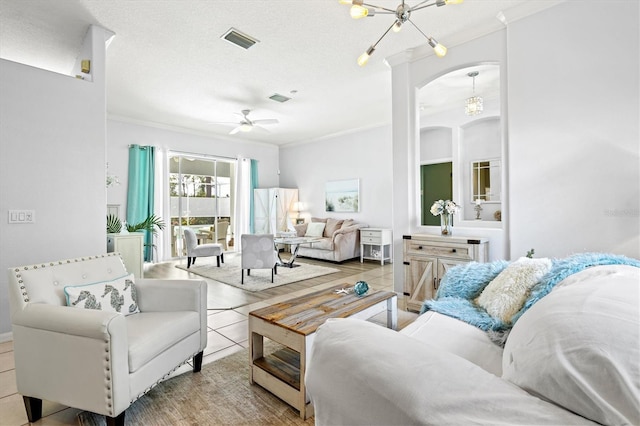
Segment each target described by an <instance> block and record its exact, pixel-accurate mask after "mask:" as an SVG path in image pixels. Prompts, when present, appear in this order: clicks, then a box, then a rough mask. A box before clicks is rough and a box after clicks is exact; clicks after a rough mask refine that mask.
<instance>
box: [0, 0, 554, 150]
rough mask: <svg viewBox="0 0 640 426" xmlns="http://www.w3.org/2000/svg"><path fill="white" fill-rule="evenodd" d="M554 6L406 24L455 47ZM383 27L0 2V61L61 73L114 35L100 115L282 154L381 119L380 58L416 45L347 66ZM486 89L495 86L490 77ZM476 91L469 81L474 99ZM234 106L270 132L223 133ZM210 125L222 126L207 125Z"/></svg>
mask: <svg viewBox="0 0 640 426" xmlns="http://www.w3.org/2000/svg"><path fill="white" fill-rule="evenodd" d="M397 3H398V1H397V0H396V1H388V0H377V3H376V4H379V5H382V6H384V7H387V8H391V9H395V7H396V6H397ZM556 3H558V1H556V0H537V1H536V0H495V1H491V0H467V1H466V2H464V3H462V4H460V5H449V6H447V7H438V8H435V7H434V8H428V9H426V10H421V11H416V12H415V13H414V14H413V15H412V17H411V18H412V20H413V21H414V22H415V23H416V24H417V25H418V26H419V27H420V29H422V30H423V31H424V32H425V33H426V34H428V35H432V36H433V37H435V38H436V39H437V40H438V41H440V42H441V43H442V44H444V45H446V46H448V47H449V49H455V44H457V43H460V42H463V41H465V40H466V39H470V38H472V37H474V36H477V35H478V34H480V33H482V32H486V31H489V30H491V29H497V28H500V26H501V25H502V24H500V22H499V21H498V20H497V19H496V15H497V13H498V12H503V13H504V14H505V15H507V16H509V15H510V14H511V15H513V16H515V17H519V16H522V15H525V14H527V13H531V12H532V11H536V10H540V9H542V8H544V7H548V6H551V5H553V4H556ZM392 22H393V19H392V17H391V16H388V15H377V16H375V17H372V18H365V19H361V20H353V19H351V18H350V17H349V7H348V6H344V5H340V4H339V3H338V1H337V0H306V1H304V2H302V1H300V0H290V1H286V0H271V1H266V0H260V1H250V0H235V1H219V0H199V1H194V0H164V1H151V0H135V1H133V0H100V1H98V0H56V1H52V0H0V57H2V58H3V59H8V60H11V61H15V62H20V63H24V64H27V65H32V66H36V67H39V68H44V69H47V70H51V71H55V72H58V73H63V74H69V73H70V72H71V69H72V67H73V64H74V62H75V59H76V55H77V54H78V50H79V48H80V45H81V43H82V40H83V38H84V35H85V33H86V31H87V29H88V27H89V25H90V24H95V25H99V26H101V27H103V28H106V29H108V30H111V31H113V32H114V33H115V34H116V36H115V37H114V38H113V41H112V42H111V44H110V45H109V48H108V51H107V111H108V114H109V116H110V117H114V118H121V119H125V120H130V121H134V122H142V123H157V124H158V125H163V126H169V127H176V128H184V129H189V130H191V131H196V132H200V133H203V134H209V135H218V136H221V137H225V138H227V137H228V138H231V139H234V138H236V139H237V138H241V139H244V140H253V141H261V142H266V143H271V144H279V145H281V144H287V143H294V142H303V141H308V140H314V139H318V138H322V137H324V136H328V135H332V134H338V133H342V132H348V131H352V130H356V129H359V128H368V127H373V126H378V125H383V124H389V123H390V122H391V71H390V69H389V68H388V67H387V66H386V65H385V63H384V59H385V57H389V56H392V55H394V54H397V53H399V52H402V51H404V50H406V49H410V48H414V47H418V46H421V45H424V38H423V37H422V36H421V35H420V34H419V33H418V32H417V31H416V30H415V29H414V28H405V29H403V30H402V31H401V32H399V33H397V34H396V33H389V34H388V35H387V36H386V37H385V39H384V40H382V42H381V43H380V44H379V46H378V48H377V50H376V52H375V53H374V55H373V56H372V57H371V59H370V61H369V63H368V64H367V66H365V67H362V68H361V67H359V66H358V65H357V64H356V58H357V57H358V56H359V55H360V54H361V53H362V52H363V51H364V50H366V48H367V47H369V45H371V44H373V43H374V42H375V41H376V40H377V39H378V38H379V37H380V36H381V35H382V33H383V32H384V31H385V30H386V29H387V28H388V26H389V25H391V23H392ZM231 27H233V28H236V29H238V30H240V31H242V32H244V33H247V34H249V35H251V36H253V37H255V38H257V39H258V40H259V43H257V44H256V45H254V46H253V47H251V48H250V49H249V50H246V51H245V50H243V49H240V48H239V47H237V46H234V45H232V44H230V43H228V42H226V41H224V40H222V39H220V36H221V35H222V34H223V33H224V32H226V31H227V30H228V29H229V28H231ZM458 74H460V73H458ZM494 74H495V73H494ZM454 77H456V79H455V82H454V81H450V82H449V83H448V84H449V85H448V86H439V87H436V86H437V84H432V85H430V86H431V88H432V89H433V90H434V92H432V93H437V95H436V96H435V97H434V96H433V95H432V96H428V99H427V100H424V101H422V100H421V102H422V103H425V104H427V103H434V104H433V105H431V106H428V107H429V108H438V106H437V105H436V104H438V105H440V106H442V105H444V104H446V103H447V101H456V102H457V100H456V96H457V97H462V98H463V97H464V96H465V94H464V93H462V92H460V94H459V95H454V90H455V87H454V86H457V87H458V90H461V88H462V90H463V91H467V92H468V91H469V90H470V88H471V83H470V79H469V78H468V77H466V75H462V76H460V75H456V76H454ZM485 83H486V84H487V85H488V86H495V82H493V83H490V81H489V75H487V79H486V80H485ZM482 84H483V82H482V81H481V79H480V78H478V79H477V80H476V92H478V93H479V94H482V93H481V92H482ZM443 87H449V88H451V91H446V90H444V91H443V90H442V88H443ZM452 87H453V88H452ZM487 90H490V89H489V88H488V87H487ZM274 93H280V94H282V95H286V96H290V97H291V98H292V99H291V100H290V101H288V102H286V103H276V102H274V101H272V100H270V99H268V97H269V96H271V95H272V94H274ZM447 94H449V95H447ZM243 109H250V110H251V111H252V112H251V114H250V116H249V117H250V118H251V119H266V118H276V119H278V120H279V124H273V125H268V126H265V128H267V129H268V132H267V131H253V132H250V133H238V134H236V135H234V136H229V131H230V130H231V129H233V128H234V127H235V126H234V124H233V123H235V122H238V121H240V120H241V118H242V117H241V115H240V111H241V110H243ZM220 122H222V123H231V124H214V123H220ZM256 130H259V129H256Z"/></svg>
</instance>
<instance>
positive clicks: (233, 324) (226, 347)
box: [0, 265, 417, 426]
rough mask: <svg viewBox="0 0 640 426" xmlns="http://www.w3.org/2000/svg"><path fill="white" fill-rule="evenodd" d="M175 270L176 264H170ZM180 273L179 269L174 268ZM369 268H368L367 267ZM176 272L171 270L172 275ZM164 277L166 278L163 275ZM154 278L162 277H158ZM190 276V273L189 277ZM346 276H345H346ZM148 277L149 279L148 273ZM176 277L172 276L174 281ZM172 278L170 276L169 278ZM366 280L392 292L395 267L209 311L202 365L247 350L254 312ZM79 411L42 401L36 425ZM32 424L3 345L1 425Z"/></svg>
mask: <svg viewBox="0 0 640 426" xmlns="http://www.w3.org/2000/svg"><path fill="white" fill-rule="evenodd" d="M170 266H171V267H172V268H173V265H170ZM173 269H175V271H179V270H178V269H177V268H173ZM365 269H366V268H365ZM175 271H173V270H171V273H170V275H174V274H175ZM160 274H161V275H164V274H162V273H160ZM157 275H158V274H156V276H154V278H160V277H159V276H157ZM189 275H191V274H189ZM343 275H344V274H343ZM145 276H148V274H147V271H145ZM173 277H175V276H171V277H170V278H173ZM191 277H194V276H193V275H191ZM167 278H169V277H167ZM358 280H365V281H367V283H369V285H370V286H371V287H372V288H373V289H376V290H388V291H391V290H392V289H393V267H392V265H385V266H379V267H374V268H369V269H368V270H363V271H359V272H357V273H355V274H353V275H350V276H342V277H341V278H338V279H335V280H331V281H326V280H325V281H326V282H324V283H322V284H319V285H316V286H314V287H311V288H305V289H300V290H297V291H294V292H291V293H287V294H281V295H278V296H275V297H271V298H269V299H266V300H261V301H258V302H254V303H250V304H246V305H244V306H241V307H238V308H235V309H225V310H210V311H209V314H208V320H207V325H208V328H209V333H208V341H207V347H206V349H205V351H204V358H203V363H204V364H208V363H211V362H214V361H216V360H218V359H221V358H224V357H225V356H228V355H230V354H232V353H234V352H237V351H240V350H242V349H243V348H247V347H248V324H247V323H248V320H247V315H248V313H249V312H251V311H252V310H255V309H258V308H261V307H264V306H268V305H270V304H273V303H277V302H280V301H282V300H287V299H290V298H293V297H297V296H300V295H302V294H306V293H309V292H312V291H317V290H320V289H323V288H327V287H331V286H334V285H337V284H341V283H345V282H355V281H358ZM207 281H208V283H209V290H210V293H211V292H212V291H214V292H216V291H218V292H219V291H220V289H219V288H218V287H219V286H224V287H229V286H226V285H225V284H220V283H217V282H214V281H210V280H207ZM405 309H406V305H405V303H404V299H403V296H400V297H399V298H398V328H403V327H405V326H406V325H407V324H409V323H410V322H412V321H413V320H414V319H415V318H416V316H417V315H416V314H414V313H410V312H407V311H406V310H405ZM371 321H373V322H376V323H379V324H381V325H386V314H385V313H382V314H380V315H377V316H376V317H373V318H371ZM190 369H191V366H190V365H184V366H182V367H181V368H180V369H178V370H177V371H176V373H174V374H181V373H183V372H185V371H187V370H190ZM78 412H79V410H77V409H74V408H68V407H66V406H62V405H60V404H55V403H50V402H48V401H44V402H43V418H42V419H41V420H39V421H38V422H36V423H33V424H36V425H76V424H78V422H77V418H76V416H77V414H78ZM26 424H29V422H28V420H27V414H26V412H25V409H24V404H23V401H22V396H20V395H19V394H18V393H17V390H16V381H15V369H14V358H13V342H4V343H0V426H14V425H15V426H19V425H26Z"/></svg>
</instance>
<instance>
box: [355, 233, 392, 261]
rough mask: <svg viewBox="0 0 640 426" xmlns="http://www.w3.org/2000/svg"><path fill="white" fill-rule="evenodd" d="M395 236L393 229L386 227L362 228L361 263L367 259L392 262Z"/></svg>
mask: <svg viewBox="0 0 640 426" xmlns="http://www.w3.org/2000/svg"><path fill="white" fill-rule="evenodd" d="M392 246H393V237H392V234H391V229H384V228H363V229H361V230H360V263H362V262H363V261H364V259H367V260H377V261H380V265H384V261H385V260H388V261H389V262H391V259H393V254H392Z"/></svg>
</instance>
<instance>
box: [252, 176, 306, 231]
mask: <svg viewBox="0 0 640 426" xmlns="http://www.w3.org/2000/svg"><path fill="white" fill-rule="evenodd" d="M297 202H298V190H297V189H294V188H256V189H254V190H253V220H254V230H255V233H256V234H274V235H275V234H276V233H278V232H282V231H287V230H293V219H292V218H291V212H292V211H294V210H293V209H294V205H295V203H297Z"/></svg>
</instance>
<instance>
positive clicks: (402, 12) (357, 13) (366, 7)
mask: <svg viewBox="0 0 640 426" xmlns="http://www.w3.org/2000/svg"><path fill="white" fill-rule="evenodd" d="M338 1H339V2H340V3H341V4H350V5H351V17H352V18H353V19H360V18H364V17H365V16H374V15H375V14H376V13H378V14H387V15H395V20H394V21H393V24H391V26H390V27H389V28H388V29H387V31H385V32H384V34H382V37H380V38H379V39H378V41H376V42H375V43H374V44H372V45H371V46H370V47H369V48H368V49H367V50H366V52H364V53H363V54H362V55H360V57H359V58H358V65H360V66H361V67H362V66H364V65H365V64H366V63H367V61H368V60H369V58H370V57H371V55H372V54H373V52H374V51H375V50H376V47H377V46H378V43H380V41H382V39H383V38H384V37H385V36H386V35H387V33H389V31H391V30H393V31H394V32H396V33H397V32H398V31H400V30H401V29H402V26H403V25H404V24H405V23H407V22H409V23H410V24H411V25H413V27H414V28H415V29H416V30H418V32H419V33H420V34H422V35H423V36H424V38H426V39H427V43H429V46H431V47H432V48H433V50H434V52H435V53H436V55H437V56H439V57H441V58H442V57H443V56H444V55H446V54H447V48H446V47H444V46H443V45H441V44H440V43H438V42H437V41H436V39H434V38H433V37H430V36H428V35H426V34H425V33H423V32H422V31H421V30H420V28H418V26H417V25H416V24H414V23H413V21H411V19H410V18H411V13H412V12H415V11H416V10H420V9H424V8H427V7H430V6H438V7H440V6H445V5H447V4H459V3H462V2H463V1H464V0H424V1H421V2H420V3H418V4H416V5H415V6H409V5H408V4H406V3H405V2H404V0H402V3H400V4H399V5H398V7H397V8H396V9H395V10H393V9H388V8H386V7H381V6H374V5H372V4H368V3H364V2H363V0H338Z"/></svg>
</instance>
